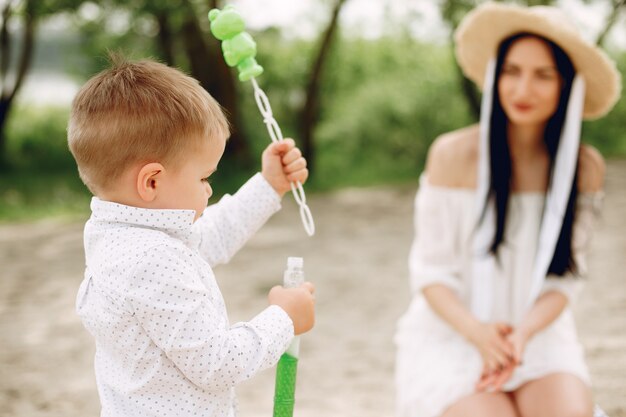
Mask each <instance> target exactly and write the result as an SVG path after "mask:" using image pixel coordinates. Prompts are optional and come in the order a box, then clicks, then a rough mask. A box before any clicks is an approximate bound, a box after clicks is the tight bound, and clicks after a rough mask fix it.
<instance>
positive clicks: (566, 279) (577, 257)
mask: <svg viewBox="0 0 626 417" xmlns="http://www.w3.org/2000/svg"><path fill="white" fill-rule="evenodd" d="M603 200H604V195H603V194H602V193H595V194H582V195H580V196H579V197H578V202H577V207H576V214H575V216H576V218H575V220H574V226H573V231H572V250H573V252H574V262H575V263H576V268H577V271H576V273H573V272H567V273H565V274H564V275H563V276H558V275H554V274H551V275H548V276H547V277H546V280H545V282H544V285H543V287H542V289H541V294H543V293H545V292H548V291H558V292H560V293H562V294H563V295H565V296H566V297H567V299H568V302H569V303H570V304H572V303H574V302H575V301H576V299H577V298H578V294H579V293H580V291H581V289H582V287H583V284H584V281H583V280H582V279H581V278H582V277H584V276H586V275H587V252H588V251H589V245H590V244H591V238H592V236H593V228H594V224H595V221H596V219H597V217H598V216H599V214H600V211H601V208H602V204H603Z"/></svg>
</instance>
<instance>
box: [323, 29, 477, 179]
mask: <svg viewBox="0 0 626 417" xmlns="http://www.w3.org/2000/svg"><path fill="white" fill-rule="evenodd" d="M334 55H335V56H334V59H333V60H332V62H331V63H330V65H329V68H328V75H327V77H326V79H325V80H324V81H325V82H324V94H323V99H322V109H323V113H322V120H321V122H320V124H319V126H318V128H317V130H316V135H317V139H318V142H317V144H318V151H319V160H318V173H317V176H316V178H315V179H316V181H317V182H318V185H319V186H320V187H321V188H330V187H337V186H341V185H350V184H358V185H366V184H372V183H385V182H391V181H404V180H408V179H413V178H415V177H416V176H417V173H418V171H419V170H420V169H421V167H422V166H423V162H424V159H425V155H426V151H427V149H428V146H429V145H430V143H431V142H432V141H433V140H434V139H435V138H436V137H437V136H438V135H439V134H441V133H443V132H445V131H448V130H452V129H455V128H458V127H461V126H463V125H466V124H468V123H469V122H470V118H469V114H468V111H467V108H466V105H465V102H464V101H463V98H462V96H461V95H460V93H459V92H458V80H457V79H456V73H455V71H454V67H453V66H452V57H451V55H450V52H449V50H448V49H447V48H445V47H436V46H431V45H423V44H420V43H418V42H415V41H414V40H411V39H408V38H406V39H398V38H382V39H378V40H370V41H367V40H345V41H343V42H342V43H341V44H340V46H339V47H337V48H336V50H335V54H334Z"/></svg>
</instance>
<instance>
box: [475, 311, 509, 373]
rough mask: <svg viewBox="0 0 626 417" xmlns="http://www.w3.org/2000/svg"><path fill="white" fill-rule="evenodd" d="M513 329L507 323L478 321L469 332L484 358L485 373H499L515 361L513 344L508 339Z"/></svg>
mask: <svg viewBox="0 0 626 417" xmlns="http://www.w3.org/2000/svg"><path fill="white" fill-rule="evenodd" d="M512 331H513V329H512V328H511V326H509V325H508V324H506V323H481V322H476V324H475V325H474V328H473V329H472V330H471V332H470V333H469V334H468V336H467V337H468V339H469V341H470V342H471V343H472V344H473V345H474V346H476V348H477V349H478V351H479V352H480V356H481V357H482V359H483V365H484V369H483V375H485V374H494V373H499V372H500V371H502V370H503V369H505V368H506V367H507V366H509V364H510V363H511V362H512V361H513V357H514V351H513V345H512V344H511V343H510V342H509V341H508V339H507V336H509V335H510V334H511V332H512Z"/></svg>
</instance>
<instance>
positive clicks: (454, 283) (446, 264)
mask: <svg viewBox="0 0 626 417" xmlns="http://www.w3.org/2000/svg"><path fill="white" fill-rule="evenodd" d="M458 197H459V196H458V195H457V194H456V193H455V192H454V191H452V192H450V191H445V190H435V189H432V188H431V187H430V186H429V185H424V184H423V185H422V186H421V187H420V190H419V191H418V193H417V196H416V198H415V212H414V226H415V238H414V240H413V244H412V246H411V251H410V255H409V273H410V282H411V290H412V291H413V293H414V294H415V293H417V292H419V291H421V290H423V289H424V288H425V287H427V286H429V285H433V284H443V285H445V286H447V287H449V288H451V289H452V290H454V291H455V292H457V293H458V292H460V291H461V287H462V285H461V278H460V276H461V275H460V273H461V262H462V260H461V253H460V252H461V250H460V246H461V245H460V240H461V237H460V234H461V230H460V229H461V225H460V221H461V219H460V216H461V215H462V214H463V213H462V207H461V201H460V200H459V199H458Z"/></svg>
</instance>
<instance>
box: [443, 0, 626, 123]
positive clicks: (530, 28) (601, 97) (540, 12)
mask: <svg viewBox="0 0 626 417" xmlns="http://www.w3.org/2000/svg"><path fill="white" fill-rule="evenodd" d="M519 32H530V33H534V34H537V35H540V36H542V37H544V38H547V39H550V40H551V41H553V42H554V43H556V44H557V45H559V46H560V47H561V48H562V49H563V50H564V51H565V52H566V53H567V55H568V56H569V58H570V59H571V60H572V63H573V64H574V67H575V68H576V71H577V72H578V73H579V74H581V75H582V76H583V77H584V79H585V83H586V85H587V93H586V96H585V107H584V111H583V117H584V118H585V119H596V118H599V117H601V116H603V115H605V114H606V113H608V112H609V110H611V108H612V107H613V105H614V104H615V103H616V102H617V100H618V99H619V96H620V91H621V76H620V73H619V72H618V71H617V69H616V68H615V63H614V62H613V61H612V60H611V59H610V58H609V57H608V56H607V55H606V54H605V53H604V52H603V51H602V50H600V49H599V48H598V47H596V46H595V45H592V44H591V43H589V42H587V41H586V40H585V39H583V38H582V36H581V35H580V33H579V32H578V30H577V29H576V27H574V26H573V24H572V23H571V21H569V20H568V19H567V17H566V16H565V14H564V13H563V12H561V11H560V10H559V9H557V8H555V7H549V6H534V7H521V6H517V5H510V4H509V5H507V4H500V3H485V4H483V5H481V6H479V7H477V8H476V9H474V10H473V11H471V12H470V13H468V14H467V16H466V17H465V18H464V19H463V21H462V22H461V24H460V26H459V27H458V29H457V31H456V33H455V36H454V37H455V42H456V57H457V61H458V63H459V65H460V66H461V69H462V70H463V72H464V73H465V75H466V76H467V77H468V78H469V79H471V80H472V81H474V82H475V83H476V84H477V85H478V86H479V87H480V88H482V86H483V78H484V76H485V70H486V67H487V62H488V61H489V60H490V59H491V58H495V55H496V53H497V50H498V46H499V45H500V42H501V41H502V40H504V39H506V38H508V37H509V36H511V35H514V34H516V33H519Z"/></svg>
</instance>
